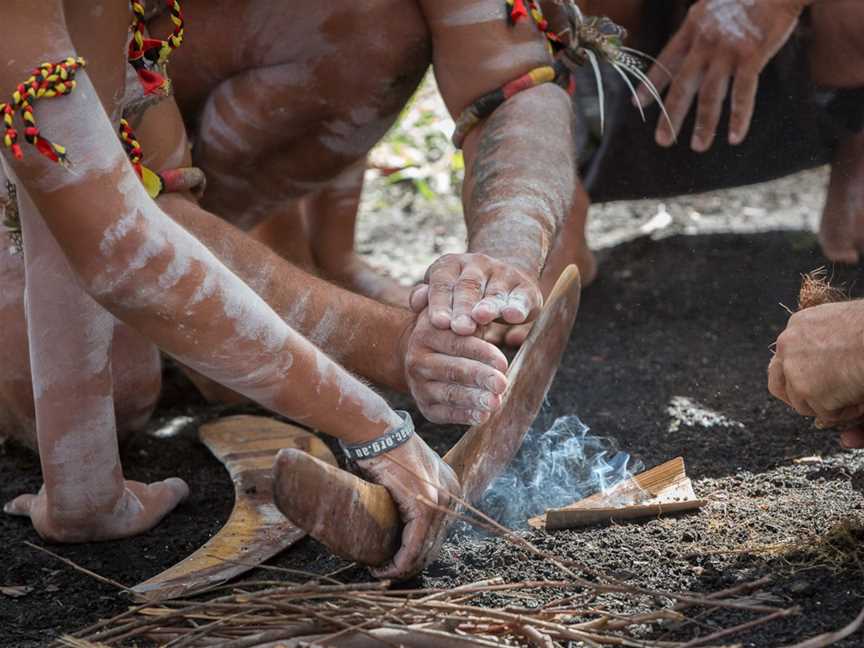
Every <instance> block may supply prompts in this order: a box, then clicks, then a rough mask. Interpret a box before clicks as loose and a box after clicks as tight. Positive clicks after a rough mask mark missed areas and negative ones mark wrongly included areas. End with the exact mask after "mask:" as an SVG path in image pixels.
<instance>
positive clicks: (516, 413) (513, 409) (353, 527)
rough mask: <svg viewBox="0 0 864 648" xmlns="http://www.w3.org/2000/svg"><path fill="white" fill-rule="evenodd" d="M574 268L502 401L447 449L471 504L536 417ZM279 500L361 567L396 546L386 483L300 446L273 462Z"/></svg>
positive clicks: (563, 327) (574, 281) (549, 304)
mask: <svg viewBox="0 0 864 648" xmlns="http://www.w3.org/2000/svg"><path fill="white" fill-rule="evenodd" d="M580 288H581V286H580V281H579V271H578V270H577V268H576V266H572V265H571V266H569V267H568V268H566V269H565V270H564V272H563V273H561V276H560V277H559V279H558V282H557V283H556V284H555V287H554V288H553V289H552V293H551V294H550V295H549V297H548V298H547V300H546V304H545V305H544V306H543V310H542V311H541V312H540V315H539V317H538V318H537V320H536V322H535V323H534V326H533V328H532V329H531V335H530V336H529V337H528V339H527V340H526V341H525V343H524V344H523V345H522V348H521V349H520V350H519V353H518V354H517V355H516V357H515V358H514V359H513V362H512V363H511V365H510V369H509V370H508V372H507V376H508V378H509V380H510V385H509V387H508V388H507V391H506V392H505V393H504V396H503V398H502V400H501V406H500V407H499V408H498V410H497V411H496V412H495V413H494V414H493V415H492V416H491V417H490V418H489V420H488V421H486V422H485V423H483V424H482V425H475V426H474V427H472V428H470V429H469V430H468V431H467V432H465V435H464V436H463V437H462V438H461V439H460V440H459V441H458V442H457V443H456V445H455V446H453V448H452V449H451V450H450V452H448V453H447V454H446V455H445V457H444V461H446V462H447V463H448V464H449V465H450V466H451V467H452V468H453V470H454V472H455V473H456V476H457V477H458V478H459V483H460V484H461V486H462V497H463V498H464V499H466V500H467V501H469V502H475V501H476V500H477V499H478V498H479V497H480V496H481V495H482V494H483V492H484V491H485V490H486V488H487V487H488V486H489V485H490V484H491V483H492V481H493V480H494V479H495V478H496V477H498V476H499V475H500V474H501V472H502V471H503V470H504V469H505V468H506V467H507V465H508V464H509V463H510V461H511V460H512V459H513V457H514V456H515V455H516V452H517V451H518V450H519V447H520V446H521V445H522V440H523V439H524V438H525V434H526V433H527V432H528V430H529V429H530V427H531V424H532V423H533V422H534V419H535V418H536V417H537V414H538V413H539V411H540V407H541V406H542V404H543V399H544V398H545V396H546V392H547V391H548V389H549V386H550V385H551V384H552V380H553V379H554V377H555V372H556V371H557V369H558V365H559V363H560V362H561V356H562V355H563V353H564V349H565V348H566V347H567V342H568V340H569V339H570V331H571V329H572V328H573V323H574V321H575V320H576V312H577V310H578V309H579V293H580ZM274 484H275V486H274V495H275V497H276V504H277V505H278V506H279V509H280V510H281V511H282V512H283V513H284V514H285V517H287V518H288V519H289V520H291V521H292V522H293V523H294V524H296V525H297V526H298V527H299V528H301V529H304V530H305V531H306V532H307V533H309V535H311V536H312V537H313V538H315V539H316V540H318V541H319V542H321V543H322V544H324V545H326V546H327V547H328V548H329V549H330V550H331V551H333V553H335V554H337V555H339V556H342V557H344V558H348V559H349V560H354V561H356V562H359V563H362V564H366V565H373V566H377V565H382V564H384V563H385V562H387V561H388V560H390V559H391V558H392V557H393V555H394V554H395V552H396V550H397V549H398V548H399V540H400V537H401V534H402V527H401V522H400V519H399V512H398V510H397V508H396V505H395V503H394V502H393V498H392V497H391V496H390V493H389V492H388V491H387V489H386V488H384V487H383V486H378V485H375V484H370V483H369V482H366V481H364V480H363V479H360V478H359V477H356V476H355V475H352V474H351V473H348V472H346V471H344V470H340V469H339V468H336V467H334V466H332V465H328V464H326V463H324V462H322V461H319V460H318V459H316V458H314V457H312V456H310V455H308V454H306V453H304V452H299V451H297V450H293V449H288V450H282V451H281V452H280V453H279V456H278V457H277V460H276V466H275V467H274Z"/></svg>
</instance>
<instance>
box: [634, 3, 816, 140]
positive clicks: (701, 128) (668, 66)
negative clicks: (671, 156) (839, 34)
mask: <svg viewBox="0 0 864 648" xmlns="http://www.w3.org/2000/svg"><path fill="white" fill-rule="evenodd" d="M806 4H808V0H758V1H757V0H700V1H699V2H697V3H696V4H695V5H693V6H692V7H691V8H690V11H689V12H688V13H687V18H686V19H685V21H684V24H683V25H682V26H681V28H680V29H679V30H678V32H677V33H676V34H675V35H674V36H673V37H672V39H671V40H670V41H669V43H668V44H667V45H666V47H665V48H664V49H663V51H662V52H661V53H660V55H659V56H658V57H657V62H655V64H654V65H653V66H652V67H651V69H650V71H649V72H648V78H649V79H650V80H651V81H652V82H653V83H654V85H655V86H656V87H657V90H658V91H660V92H662V91H663V90H664V89H665V88H666V86H669V91H668V92H667V94H666V97H665V99H664V104H665V106H666V111H667V112H668V114H669V119H670V121H671V122H672V123H671V126H670V124H669V123H667V122H666V120H665V119H661V120H660V122H659V123H658V125H657V131H656V133H655V138H656V141H657V144H659V145H660V146H671V145H672V143H673V142H674V141H675V139H676V137H677V135H678V134H679V133H680V132H681V125H682V124H683V122H684V119H685V118H686V116H687V113H688V112H689V111H690V107H691V106H692V105H693V102H694V100H695V99H696V96H697V95H698V97H699V99H698V107H697V110H696V125H695V127H694V129H693V135H692V137H691V139H690V147H691V148H692V149H693V150H694V151H696V152H700V153H701V152H704V151H707V150H708V149H709V148H711V145H712V144H713V143H714V138H715V135H716V132H717V125H718V123H719V122H720V114H721V112H722V110H723V102H724V101H725V99H726V95H727V94H728V93H729V87H730V84H731V87H732V112H731V116H730V119H729V143H730V144H732V145H737V144H740V143H741V142H742V141H744V138H745V137H746V136H747V132H748V130H749V129H750V121H751V119H752V118H753V109H754V107H755V103H756V90H757V88H758V86H759V75H760V74H761V72H762V70H763V69H764V67H765V66H766V65H767V63H768V61H770V60H771V58H773V56H774V55H775V54H776V53H777V51H778V50H779V49H780V48H781V47H782V46H783V44H784V43H785V42H786V41H787V40H788V38H789V36H790V35H791V34H792V31H793V30H794V28H795V25H796V24H797V22H798V17H799V16H800V14H801V11H802V10H803V8H804V6H805V5H806ZM670 77H671V78H670ZM638 101H639V102H640V103H641V104H642V105H643V106H647V105H650V103H651V102H652V101H653V97H652V95H651V92H649V91H648V89H647V88H646V87H644V86H643V87H641V88H640V89H639V92H638ZM673 128H674V131H673Z"/></svg>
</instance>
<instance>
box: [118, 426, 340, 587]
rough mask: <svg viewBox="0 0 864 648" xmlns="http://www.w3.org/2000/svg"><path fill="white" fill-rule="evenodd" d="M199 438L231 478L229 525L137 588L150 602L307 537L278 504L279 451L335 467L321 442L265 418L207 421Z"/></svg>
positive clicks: (231, 572) (238, 570)
mask: <svg viewBox="0 0 864 648" xmlns="http://www.w3.org/2000/svg"><path fill="white" fill-rule="evenodd" d="M198 437H199V438H200V440H201V442H202V443H203V444H204V445H206V446H207V447H208V448H209V449H210V451H211V452H212V453H213V454H214V455H215V456H216V458H217V459H219V461H221V462H222V463H223V464H225V467H226V468H227V469H228V472H229V473H230V474H231V480H232V481H233V482H234V509H233V510H232V511H231V516H230V517H229V518H228V521H227V522H226V523H225V526H223V527H222V528H221V529H220V530H219V532H218V533H217V534H216V535H215V536H213V537H212V538H211V539H210V540H209V541H208V542H207V543H206V544H205V545H204V546H202V547H201V548H200V549H198V550H197V551H196V552H195V553H193V554H192V555H191V556H189V557H188V558H186V559H185V560H183V561H181V562H179V563H177V564H176V565H174V566H173V567H170V568H169V569H168V570H166V571H164V572H162V573H161V574H159V575H157V576H154V577H153V578H151V579H150V580H147V581H145V582H143V583H140V584H138V585H136V586H135V587H133V588H132V590H133V591H134V592H136V593H137V594H139V595H140V596H142V597H143V598H146V599H148V600H164V599H169V598H176V597H178V596H182V595H185V594H190V593H192V592H194V591H196V590H199V589H201V588H204V587H207V586H209V585H213V584H215V583H220V582H223V581H226V580H228V579H230V578H233V577H234V576H237V575H239V574H242V573H243V572H245V571H248V570H249V569H252V568H253V567H256V566H257V565H259V564H261V563H262V562H264V561H265V560H267V559H268V558H270V557H272V556H274V555H276V554H277V553H279V552H280V551H282V550H283V549H286V548H287V547H289V546H291V545H292V544H294V543H295V542H297V541H298V540H300V539H301V538H302V537H303V536H305V535H306V532H305V531H303V530H302V529H299V528H297V527H296V526H295V525H293V524H291V522H289V521H288V520H286V519H285V517H284V516H283V515H282V514H281V513H280V512H279V509H277V508H276V506H275V504H274V503H273V478H272V475H273V463H274V460H275V458H276V453H278V452H279V450H282V449H283V448H293V449H296V451H297V452H301V453H303V454H306V453H309V455H308V456H310V457H313V456H314V457H316V458H317V459H316V460H321V461H322V463H324V462H326V463H324V465H329V464H333V465H336V460H335V458H334V457H333V454H332V453H331V452H330V450H329V449H328V448H327V446H326V445H324V443H323V442H322V441H321V440H320V439H319V438H317V437H316V436H314V435H312V434H310V433H309V432H307V431H305V430H302V429H301V428H298V427H295V426H293V425H288V424H287V423H281V422H279V421H274V420H273V419H270V418H266V417H263V416H231V417H228V418H224V419H220V420H218V421H214V422H212V423H207V424H206V425H203V426H201V429H200V430H199V432H198Z"/></svg>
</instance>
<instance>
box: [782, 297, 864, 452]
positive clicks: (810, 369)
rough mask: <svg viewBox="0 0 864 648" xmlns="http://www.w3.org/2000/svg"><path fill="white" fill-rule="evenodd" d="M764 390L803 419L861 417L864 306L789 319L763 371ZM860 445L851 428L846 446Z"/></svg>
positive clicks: (849, 420)
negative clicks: (766, 389) (765, 378)
mask: <svg viewBox="0 0 864 648" xmlns="http://www.w3.org/2000/svg"><path fill="white" fill-rule="evenodd" d="M768 389H769V390H770V391H771V393H772V394H773V395H774V396H776V397H777V398H779V399H781V400H783V401H785V402H786V403H788V404H789V405H791V406H792V407H794V408H795V410H796V411H797V412H798V413H799V414H803V415H804V416H817V417H819V420H820V421H821V422H822V423H824V424H827V425H840V426H842V425H843V424H844V423H845V424H855V423H857V422H858V421H860V420H861V417H862V415H864V301H850V302H840V303H835V304H825V305H823V306H815V307H813V308H808V309H806V310H803V311H800V312H798V313H795V314H794V315H792V317H790V318H789V324H788V325H787V327H786V330H785V331H783V333H781V334H780V337H779V338H777V352H776V354H775V355H774V358H773V359H772V360H771V364H770V365H769V366H768ZM859 438H860V440H861V441H864V435H862V434H861V430H859V429H858V428H857V427H855V426H854V425H853V427H852V428H850V430H847V431H845V432H844V434H843V438H842V441H843V442H844V444H846V445H853V446H854V447H858V445H857V444H856V439H859Z"/></svg>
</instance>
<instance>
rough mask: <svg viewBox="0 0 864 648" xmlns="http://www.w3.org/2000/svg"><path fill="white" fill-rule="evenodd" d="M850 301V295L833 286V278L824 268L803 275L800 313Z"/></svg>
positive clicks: (800, 292)
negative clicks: (816, 307) (825, 305)
mask: <svg viewBox="0 0 864 648" xmlns="http://www.w3.org/2000/svg"><path fill="white" fill-rule="evenodd" d="M848 300H849V295H848V293H847V292H846V291H845V290H843V289H842V288H836V287H834V286H832V285H831V278H830V277H829V276H828V270H827V269H826V268H825V267H824V266H823V267H821V268H816V269H815V270H813V271H811V272H808V273H807V274H803V275H801V290H800V291H799V292H798V310H799V311H800V310H805V309H807V308H813V307H814V306H822V305H824V304H832V303H835V302H843V301H848Z"/></svg>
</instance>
